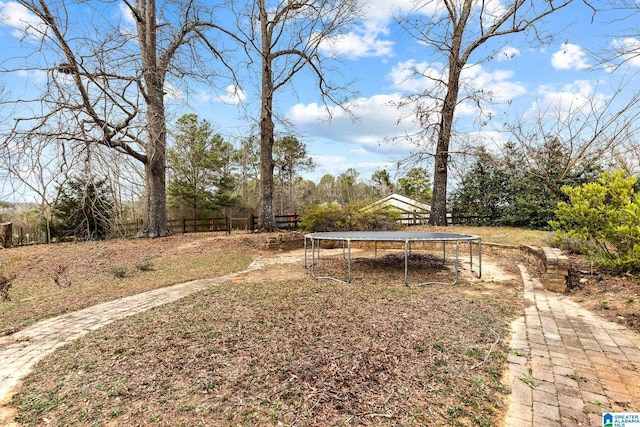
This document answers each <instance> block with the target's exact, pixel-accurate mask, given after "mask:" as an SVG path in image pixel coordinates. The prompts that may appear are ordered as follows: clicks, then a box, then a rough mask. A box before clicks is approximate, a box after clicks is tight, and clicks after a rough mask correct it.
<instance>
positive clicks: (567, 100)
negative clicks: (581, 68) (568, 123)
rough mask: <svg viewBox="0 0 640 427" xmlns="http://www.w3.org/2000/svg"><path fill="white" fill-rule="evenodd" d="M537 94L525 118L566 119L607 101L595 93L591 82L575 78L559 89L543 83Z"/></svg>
mask: <svg viewBox="0 0 640 427" xmlns="http://www.w3.org/2000/svg"><path fill="white" fill-rule="evenodd" d="M538 94H539V97H538V100H537V101H536V102H535V103H534V104H533V105H532V106H531V107H530V109H529V110H528V111H527V112H526V113H525V115H524V118H525V119H535V118H549V119H553V120H566V119H567V118H568V117H570V116H572V115H579V114H585V112H586V113H588V112H589V111H592V110H598V109H600V108H603V107H605V105H606V102H607V97H606V96H605V95H604V94H602V93H597V92H596V90H595V88H594V86H593V85H592V83H591V82H589V81H586V80H577V81H575V82H573V83H571V84H567V85H564V86H562V87H561V88H559V89H556V88H555V87H553V86H551V85H543V86H540V88H539V89H538Z"/></svg>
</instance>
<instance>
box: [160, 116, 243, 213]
mask: <svg viewBox="0 0 640 427" xmlns="http://www.w3.org/2000/svg"><path fill="white" fill-rule="evenodd" d="M177 128H178V130H177V133H176V136H175V146H174V147H173V148H171V149H170V150H168V153H167V160H168V164H169V168H170V170H171V181H170V182H169V187H168V195H169V207H171V208H174V209H178V210H182V211H188V212H189V214H190V215H192V216H193V217H194V218H197V217H198V216H200V215H202V214H205V213H206V212H210V211H212V210H214V211H215V210H220V209H221V208H223V207H225V206H231V205H233V204H234V203H235V198H234V197H233V196H232V191H233V189H234V187H235V181H234V179H233V176H232V170H231V159H232V157H233V154H234V153H233V147H232V146H231V144H229V143H228V142H227V141H225V140H224V138H223V137H222V136H221V135H219V134H216V133H214V131H213V129H212V127H211V125H210V124H209V122H207V121H206V120H202V121H199V120H198V116H196V115H195V114H187V115H184V116H182V117H181V118H180V119H178V122H177Z"/></svg>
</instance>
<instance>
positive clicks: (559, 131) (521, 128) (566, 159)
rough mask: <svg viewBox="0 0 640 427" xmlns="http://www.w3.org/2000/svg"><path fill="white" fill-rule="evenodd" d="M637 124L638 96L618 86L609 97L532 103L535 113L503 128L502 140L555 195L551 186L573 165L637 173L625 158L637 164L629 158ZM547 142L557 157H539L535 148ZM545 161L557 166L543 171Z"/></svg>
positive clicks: (639, 113)
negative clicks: (513, 146) (514, 147)
mask: <svg viewBox="0 0 640 427" xmlns="http://www.w3.org/2000/svg"><path fill="white" fill-rule="evenodd" d="M639 123H640V93H638V92H631V94H630V95H629V90H628V88H627V85H621V86H619V87H618V88H617V89H616V90H615V91H614V93H613V94H612V95H611V96H609V97H604V96H603V95H598V94H597V93H596V92H595V91H594V93H593V94H592V96H591V97H590V98H582V99H580V98H576V99H574V100H573V101H572V102H571V104H569V105H562V104H561V103H560V104H553V103H552V104H547V105H545V106H542V105H540V104H538V108H537V110H536V111H530V112H529V113H526V114H525V115H524V116H522V117H521V120H520V121H519V122H518V123H515V124H511V125H509V126H508V136H509V140H510V141H513V143H515V144H516V145H517V146H518V147H519V148H520V151H521V152H522V153H523V154H524V156H523V159H522V160H523V161H522V163H523V164H524V165H526V167H527V169H528V171H529V172H534V173H538V174H542V176H539V177H538V178H539V179H540V181H541V182H544V183H545V184H546V185H547V186H548V187H549V188H550V189H553V188H554V186H555V188H556V190H559V188H557V187H558V185H557V182H562V181H564V179H565V178H566V176H567V175H568V174H569V173H571V172H572V171H573V170H575V169H578V165H580V166H581V169H589V168H597V167H599V168H603V169H608V168H612V167H613V168H619V167H623V168H625V169H627V170H629V171H633V170H634V169H637V168H638V166H639V165H638V164H635V165H634V164H633V162H632V161H631V159H632V158H634V159H635V162H636V163H637V162H638V161H639V160H640V158H638V157H635V156H634V155H633V154H632V153H634V152H635V150H636V147H637V138H638V135H640V124H639ZM550 141H554V143H555V144H556V145H557V147H556V150H557V151H559V152H560V153H562V155H561V156H560V155H555V156H553V157H554V159H545V158H542V157H541V156H540V155H539V153H540V147H542V146H544V145H545V144H546V143H549V142H550ZM630 154H632V155H630ZM550 160H553V161H555V162H556V163H557V162H561V164H557V165H556V167H555V168H549V167H548V166H547V165H546V163H545V162H549V161H550ZM551 169H554V170H553V171H552V170H551ZM551 173H553V174H554V175H553V176H552V175H551Z"/></svg>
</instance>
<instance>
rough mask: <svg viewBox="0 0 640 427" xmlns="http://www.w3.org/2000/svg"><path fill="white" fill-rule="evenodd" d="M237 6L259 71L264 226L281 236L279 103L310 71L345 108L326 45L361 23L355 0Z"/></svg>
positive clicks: (326, 95) (277, 0)
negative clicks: (276, 196)
mask: <svg viewBox="0 0 640 427" xmlns="http://www.w3.org/2000/svg"><path fill="white" fill-rule="evenodd" d="M242 4H243V3H241V2H240V0H238V1H237V2H236V7H235V9H236V12H235V15H236V17H237V19H238V29H239V32H240V33H241V34H242V35H243V37H244V38H245V39H246V40H247V43H248V46H250V49H251V54H252V57H253V56H257V60H256V63H257V64H256V65H259V66H260V71H259V74H260V93H261V96H260V98H261V105H260V120H259V122H260V196H261V201H260V226H261V228H262V229H264V230H266V231H274V230H276V228H277V226H276V222H275V217H274V212H273V193H274V180H273V169H274V164H273V143H274V132H275V123H274V115H275V112H274V97H275V94H276V92H277V91H278V90H280V89H282V88H283V87H285V86H287V85H288V84H290V83H292V80H293V79H294V77H295V76H296V75H297V74H298V73H299V72H301V71H302V70H310V71H311V73H312V74H313V75H314V77H315V78H316V80H317V90H318V91H319V92H320V95H321V96H322V98H323V101H324V102H325V104H327V105H328V104H329V103H333V104H336V105H341V104H342V103H343V99H338V98H336V97H337V96H338V95H340V94H344V93H345V90H346V87H344V86H343V87H340V86H335V85H333V84H332V83H331V82H330V81H329V80H328V76H329V75H330V73H331V72H332V71H334V70H332V69H331V68H329V67H328V59H330V58H329V57H326V56H323V50H322V48H323V47H324V45H325V43H326V42H327V41H328V40H330V39H331V37H334V36H336V35H337V34H339V32H340V31H341V30H343V29H344V28H346V26H347V25H349V24H350V23H351V22H352V21H354V20H355V19H357V18H358V15H359V10H358V3H357V1H356V0H320V1H317V0H274V1H269V0H257V1H249V2H245V3H244V8H241V7H238V6H239V5H242Z"/></svg>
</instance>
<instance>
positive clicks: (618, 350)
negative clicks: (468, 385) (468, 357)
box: [505, 267, 640, 427]
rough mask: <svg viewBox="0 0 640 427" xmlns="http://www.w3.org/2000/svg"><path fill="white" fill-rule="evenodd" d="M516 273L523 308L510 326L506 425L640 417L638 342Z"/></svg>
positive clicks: (529, 426) (627, 332)
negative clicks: (608, 414)
mask: <svg viewBox="0 0 640 427" xmlns="http://www.w3.org/2000/svg"><path fill="white" fill-rule="evenodd" d="M521 273H522V278H523V281H524V297H525V303H526V304H527V305H528V307H526V308H525V316H524V318H523V319H519V320H517V321H516V322H514V324H513V337H512V343H511V348H512V352H511V354H510V355H509V358H508V360H509V373H508V380H509V385H510V387H511V390H512V394H511V400H510V405H509V410H508V413H507V417H506V420H505V425H506V426H507V427H521V426H522V427H524V426H526V427H538V426H545V427H547V426H549V427H550V426H594V427H595V426H602V413H603V412H609V411H612V412H613V411H615V412H640V335H639V334H637V333H634V332H632V331H630V330H628V329H627V328H625V327H624V326H621V325H618V324H615V323H612V322H609V321H606V320H604V319H603V318H601V317H598V316H596V315H594V314H593V313H591V312H589V311H587V310H585V309H583V308H581V307H580V306H579V305H578V304H576V303H575V302H573V301H571V300H570V299H568V298H566V297H565V296H563V295H559V294H554V293H551V292H549V291H547V290H545V289H544V287H543V286H542V284H541V282H540V281H539V280H538V279H535V278H532V277H531V276H530V275H529V273H528V272H527V271H526V270H525V269H524V268H523V267H521Z"/></svg>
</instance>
